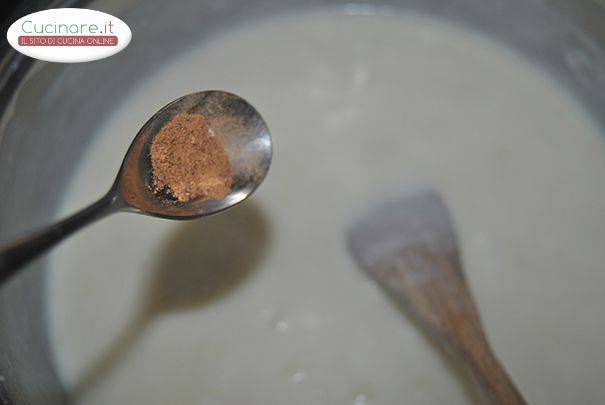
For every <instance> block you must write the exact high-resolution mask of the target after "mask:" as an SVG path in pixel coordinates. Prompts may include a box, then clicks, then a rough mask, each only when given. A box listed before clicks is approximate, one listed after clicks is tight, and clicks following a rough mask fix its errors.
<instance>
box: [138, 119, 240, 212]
mask: <svg viewBox="0 0 605 405" xmlns="http://www.w3.org/2000/svg"><path fill="white" fill-rule="evenodd" d="M149 154H150V158H151V169H152V175H153V176H152V177H153V179H152V188H153V190H154V191H155V192H156V193H167V194H169V195H171V196H172V197H174V198H175V199H176V200H178V201H180V202H188V201H190V200H192V199H195V198H198V197H203V198H206V199H212V200H220V199H222V198H224V197H226V196H227V195H228V194H229V192H230V191H231V184H232V181H233V172H232V169H231V164H230V163H229V157H228V156H227V153H226V152H225V148H224V146H223V144H222V142H221V140H220V139H219V137H217V136H216V135H215V134H214V132H213V131H212V128H211V126H210V125H209V123H208V122H207V119H206V118H205V117H204V116H203V115H201V114H177V115H175V116H174V117H173V118H172V119H171V120H170V121H169V122H168V123H167V124H166V125H164V126H163V127H162V129H160V131H159V132H158V133H157V135H156V136H155V138H154V139H153V141H152V142H151V148H150V152H149Z"/></svg>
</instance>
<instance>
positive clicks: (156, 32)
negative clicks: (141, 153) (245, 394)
mask: <svg viewBox="0 0 605 405" xmlns="http://www.w3.org/2000/svg"><path fill="white" fill-rule="evenodd" d="M336 4H345V2H343V1H339V0H323V1H322V0H312V1H302V0H300V1H297V0H203V1H196V0H179V1H177V2H165V1H162V0H146V1H142V0H141V1H132V0H128V1H113V0H107V1H93V2H88V1H73V0H65V1H39V2H26V3H25V4H23V5H22V6H20V8H19V9H18V10H17V11H16V14H15V15H13V16H12V17H11V18H9V19H8V20H7V21H6V22H5V28H6V27H7V26H8V25H9V24H10V23H11V22H12V21H14V20H15V19H16V18H17V17H20V16H22V15H25V14H27V13H29V12H33V11H38V10H41V9H46V8H56V7H86V8H91V9H96V10H99V11H104V12H108V13H110V14H113V15H115V16H117V17H119V18H120V19H122V20H123V21H125V22H126V23H127V24H129V26H130V27H131V29H132V32H133V40H132V42H131V44H130V45H129V47H128V48H127V49H126V50H124V51H123V52H121V53H120V54H117V55H115V56H113V57H110V58H107V59H104V60H100V61H95V62H90V63H83V64H57V63H44V62H39V61H35V60H33V59H31V58H28V57H26V56H23V55H21V54H19V53H17V52H15V51H14V50H13V49H12V48H10V47H9V46H8V44H7V43H6V41H4V46H3V47H2V55H1V59H0V113H1V117H0V173H1V174H0V190H2V191H0V242H6V241H8V240H10V239H11V238H14V237H16V236H18V235H20V234H22V233H24V232H26V231H29V230H31V229H33V228H36V227H38V226H41V225H43V224H46V223H48V222H49V221H50V220H51V219H52V218H53V217H54V215H55V212H56V210H57V207H58V204H59V203H60V197H61V192H62V190H63V189H64V187H65V186H66V184H67V183H68V181H69V179H70V176H71V174H72V173H73V172H74V170H75V166H76V165H77V163H78V157H79V156H80V154H81V152H82V151H83V150H84V149H85V148H86V147H87V145H88V143H89V142H90V141H91V134H93V133H94V132H95V129H96V128H97V127H98V126H99V125H101V124H102V123H103V120H104V118H105V117H107V116H108V115H109V114H110V113H111V111H112V110H113V109H114V108H115V105H116V102H117V101H118V100H120V99H123V98H124V97H126V96H127V95H128V94H129V92H130V91H131V90H132V89H133V88H134V87H135V86H137V85H139V84H140V83H141V81H142V80H144V78H145V77H146V75H148V74H150V73H152V72H153V71H154V70H156V69H158V67H160V66H162V65H163V64H164V63H166V62H167V61H170V60H171V59H172V58H174V57H176V56H178V55H179V53H180V52H181V51H182V50H183V49H184V48H186V47H187V46H189V45H191V44H194V43H197V42H200V41H203V40H204V39H205V38H207V37H209V36H211V35H213V34H214V33H215V32H217V31H219V30H228V29H229V28H230V27H232V26H234V25H236V24H238V23H239V22H241V21H246V20H253V19H264V18H268V17H270V16H273V15H277V14H283V13H290V12H296V10H299V9H302V8H311V7H322V6H326V5H336ZM380 4H381V5H385V4H386V5H389V6H391V7H393V8H396V9H401V10H404V11H405V10H410V11H414V12H420V13H423V14H428V15H435V16H439V17H441V18H445V19H449V20H452V21H455V22H459V23H463V24H467V25H469V26H471V27H473V28H475V29H477V30H479V31H482V32H483V33H485V35H488V36H490V37H492V38H494V39H496V40H497V41H500V42H501V43H504V44H506V45H508V46H510V47H513V48H515V49H516V50H518V51H519V52H521V53H522V54H524V55H525V56H526V57H527V58H529V59H531V60H532V61H534V62H535V63H537V64H539V65H540V66H541V67H542V68H543V69H545V70H546V71H548V72H549V73H550V74H551V75H552V77H554V78H555V79H556V80H558V81H559V82H561V83H562V84H563V85H564V86H566V87H567V89H568V90H569V91H570V92H572V93H573V94H574V95H575V97H576V98H577V99H578V100H580V101H581V102H582V103H583V104H584V106H585V108H586V109H587V110H588V111H589V112H590V113H591V114H592V115H593V117H594V119H595V120H596V121H597V122H598V123H599V124H600V125H601V126H605V23H604V21H605V4H603V3H599V2H598V1H597V0H594V1H591V0H576V1H573V2H569V1H565V0H447V1H445V0H400V1H397V0H381V1H380ZM175 39H178V40H175ZM175 44H178V46H175ZM44 268H45V260H44V259H42V260H39V261H37V262H35V263H34V264H32V265H30V266H29V268H28V269H26V270H25V271H23V272H22V273H21V274H19V275H18V276H17V277H15V278H14V279H12V280H11V281H10V282H9V283H8V284H6V285H3V286H1V287H0V403H10V404H42V403H43V404H54V403H64V402H66V401H67V400H68V398H67V394H66V393H65V390H64V388H63V387H62V385H61V383H60V381H59V378H58V374H57V371H56V367H55V363H54V359H53V357H52V352H51V350H50V346H49V341H48V334H47V326H48V325H47V324H46V312H45V311H46V307H45V306H46V300H45V291H46V290H45V278H46V273H45V271H44Z"/></svg>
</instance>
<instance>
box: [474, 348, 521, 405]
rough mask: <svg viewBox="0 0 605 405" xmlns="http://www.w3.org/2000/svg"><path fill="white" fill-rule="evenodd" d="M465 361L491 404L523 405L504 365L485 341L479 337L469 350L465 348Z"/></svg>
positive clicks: (519, 394)
mask: <svg viewBox="0 0 605 405" xmlns="http://www.w3.org/2000/svg"><path fill="white" fill-rule="evenodd" d="M465 352H466V353H465V354H466V355H467V356H466V359H465V363H466V364H467V365H468V366H469V368H470V370H471V373H472V374H473V375H474V377H475V380H476V381H477V383H478V384H479V386H480V387H481V388H482V391H483V393H484V394H485V395H486V397H487V399H488V400H489V402H490V403H492V404H498V405H500V404H502V405H509V404H510V405H524V404H526V402H525V400H524V399H523V396H522V395H521V393H520V392H519V390H518V389H517V387H516V386H515V384H514V383H513V381H512V380H511V379H510V377H509V375H508V373H507V372H506V371H505V370H504V367H502V365H501V364H500V362H499V361H498V359H497V358H496V356H495V355H494V354H493V352H492V351H491V349H490V348H489V345H488V343H487V341H486V340H485V339H484V338H480V339H479V341H476V342H475V344H474V347H473V348H472V349H471V350H468V351H466V350H465Z"/></svg>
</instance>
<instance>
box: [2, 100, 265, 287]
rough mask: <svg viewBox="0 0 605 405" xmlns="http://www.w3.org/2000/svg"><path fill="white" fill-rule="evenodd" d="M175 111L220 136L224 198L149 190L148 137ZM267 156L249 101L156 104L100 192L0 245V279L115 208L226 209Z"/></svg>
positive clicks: (172, 214) (163, 213)
mask: <svg viewBox="0 0 605 405" xmlns="http://www.w3.org/2000/svg"><path fill="white" fill-rule="evenodd" d="M180 113H189V114H202V115H204V116H205V117H206V119H207V120H208V122H209V123H210V124H209V125H210V127H211V128H212V130H213V132H214V134H215V135H216V136H218V137H220V139H221V141H222V143H223V146H224V147H225V151H226V152H227V156H228V157H229V161H230V163H231V168H232V171H233V183H232V187H231V192H230V193H229V194H228V195H227V196H226V197H225V198H223V199H221V200H207V199H203V198H198V199H193V200H191V201H188V202H186V203H180V202H177V201H175V200H172V199H170V198H169V197H168V196H163V195H160V194H156V193H154V192H153V191H152V189H151V187H150V185H151V162H150V157H149V148H150V145H151V142H152V140H153V138H154V136H155V135H156V134H157V133H158V131H159V130H160V129H161V128H162V127H163V126H164V125H165V124H166V123H168V122H169V121H170V120H171V119H172V118H173V117H174V116H175V115H177V114H180ZM271 156H272V142H271V134H270V133H269V129H268V128H267V125H266V124H265V121H264V120H263V118H262V117H261V116H260V114H259V113H258V112H257V111H256V110H255V109H254V107H252V106H251V105H250V104H249V103H248V102H246V101H245V100H243V99H242V98H240V97H238V96H236V95H235V94H231V93H226V92H223V91H202V92H199V93H193V94H188V95H186V96H183V97H181V98H179V99H177V100H175V101H173V102H171V103H170V104H168V105H166V106H165V107H163V108H162V109H160V110H159V111H158V112H157V113H156V114H155V115H154V116H153V117H151V118H150V119H149V121H147V122H146V123H145V125H143V127H142V128H141V129H140V130H139V132H138V134H137V136H136V137H135V138H134V140H133V142H132V144H131V145H130V148H129V149H128V152H127V153H126V157H125V158H124V161H123V162H122V167H121V168H120V171H119V172H118V176H117V178H116V180H115V182H114V184H113V186H112V187H111V189H110V190H109V192H108V193H107V194H106V195H105V196H103V197H102V198H101V199H100V200H98V201H97V202H95V203H94V204H92V205H90V206H89V207H87V208H84V209H83V210H81V211H79V212H77V213H76V214H74V215H72V216H70V217H69V218H66V219H64V220H62V221H61V222H58V223H56V224H54V225H50V226H48V227H47V228H45V229H42V230H40V231H38V232H36V233H33V234H31V235H29V236H26V237H24V238H22V239H19V240H16V241H14V242H12V243H9V244H8V245H7V246H4V247H2V248H0V283H2V282H4V281H6V280H7V279H8V278H9V277H10V276H11V275H13V274H14V273H15V272H16V271H17V270H18V269H19V268H20V267H21V266H23V265H25V264H26V263H28V262H29V261H31V260H32V259H34V258H35V257H37V256H39V255H40V254H41V253H43V252H44V251H46V250H47V249H49V248H50V247H52V246H54V245H55V244H56V243H57V242H59V241H61V240H62V239H63V238H65V237H67V236H69V235H70V234H72V233H73V232H75V231H77V230H78V229H80V228H82V227H83V226H85V225H88V224H90V223H91V222H93V221H96V220H98V219H100V218H103V217H105V216H107V215H109V214H113V213H116V212H118V211H126V212H134V213H138V214H145V215H151V216H155V217H162V218H168V219H178V220H184V219H193V218H198V217H202V216H205V215H211V214H214V213H217V212H219V211H222V210H225V209H228V208H230V207H232V206H234V205H235V204H237V203H239V202H241V201H243V200H244V199H246V198H247V197H248V196H250V194H252V192H254V190H256V188H257V187H258V186H259V185H260V183H261V182H262V181H263V179H264V178H265V176H266V174H267V171H268V170H269V166H270V164H271Z"/></svg>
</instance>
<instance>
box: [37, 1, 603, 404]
mask: <svg viewBox="0 0 605 405" xmlns="http://www.w3.org/2000/svg"><path fill="white" fill-rule="evenodd" d="M205 89H224V90H228V91H232V92H234V93H236V94H238V95H240V96H242V97H244V98H246V99H247V100H249V101H250V102H251V103H252V104H253V105H254V106H255V107H256V108H257V109H258V110H259V111H260V112H261V113H262V115H263V116H264V118H265V119H266V121H267V123H268V124H269V127H270V129H271V131H272V134H273V137H274V161H273V164H272V167H271V170H270V173H269V176H268V178H267V179H266V181H265V183H264V184H263V185H262V186H261V188H260V189H259V190H258V192H257V193H256V194H255V195H254V196H253V198H252V199H251V200H250V201H249V202H247V203H246V204H245V205H243V206H241V207H237V208H236V209H234V210H233V211H231V212H227V213H224V214H221V215H218V216H216V217H212V218H207V219H202V220H198V221H193V222H186V223H183V222H170V221H166V220H159V219H153V218H149V217H144V216H139V215H132V214H119V215H115V216H113V217H110V218H108V219H106V220H103V221H101V222H99V223H97V224H95V225H94V226H91V227H89V228H87V229H85V230H83V231H82V232H81V233H79V234H78V235H76V236H75V237H73V238H71V239H70V240H68V241H67V242H66V243H64V244H62V245H61V246H60V247H59V248H58V249H57V250H56V251H55V252H54V254H53V258H52V264H53V268H52V277H51V283H50V287H49V294H48V296H49V312H50V319H51V323H50V326H51V332H52V338H53V345H54V352H55V357H56V360H57V362H58V365H59V367H60V371H61V374H62V378H63V380H64V382H65V383H66V384H67V386H68V387H70V388H71V389H72V390H73V391H76V392H79V394H78V395H79V402H80V403H82V404H91V405H92V404H170V403H174V404H177V403H178V404H249V405H252V404H263V405H264V404H286V403H287V404H305V405H308V404H355V405H362V404H396V403H397V404H398V403H407V404H436V403H448V404H456V403H460V404H462V403H467V401H468V396H467V393H466V391H465V389H464V386H463V385H462V384H461V383H460V379H459V378H458V377H457V374H456V373H455V372H454V371H453V370H452V368H451V366H450V365H449V364H448V363H447V362H445V361H444V360H443V358H442V357H441V355H440V354H439V353H438V352H437V351H436V350H434V348H433V347H432V346H431V345H430V344H429V343H427V342H426V340H425V338H424V337H423V336H422V335H421V334H420V333H419V332H418V331H417V329H416V328H415V327H414V326H413V325H412V324H411V323H410V322H409V320H408V319H406V318H405V317H404V316H402V315H401V314H400V313H399V312H398V311H397V310H396V309H395V308H394V307H393V306H392V305H391V304H390V303H389V302H388V300H386V299H385V297H384V296H383V295H382V294H381V293H380V291H379V289H378V287H377V286H375V285H374V284H373V283H371V282H370V281H368V280H367V279H366V278H365V277H364V276H363V275H362V274H361V272H360V271H359V270H358V269H357V268H356V266H355V265H354V263H353V262H352V260H351V259H350V258H349V256H348V255H347V252H346V249H345V245H344V232H345V230H346V228H347V226H348V224H350V222H351V221H353V220H354V219H355V218H356V215H357V214H359V213H361V212H362V211H363V209H364V208H366V207H367V206H368V204H370V203H371V202H372V201H375V200H376V199H379V198H380V196H381V195H383V194H382V193H383V192H385V191H387V190H390V189H392V188H398V187H399V186H400V185H404V184H405V183H406V182H414V183H428V184H432V185H435V186H436V187H438V188H439V189H440V190H441V191H442V192H443V193H444V195H445V197H446V199H447V202H448V204H449V206H450V207H451V210H452V212H453V215H454V217H455V221H456V224H457V227H458V229H459V234H460V239H461V248H462V250H463V255H464V261H465V264H466V271H467V275H468V279H469V281H470V284H471V287H472V290H473V293H474V295H475V297H476V299H477V302H478V305H479V308H480V312H481V314H482V316H483V320H484V323H485V326H486V329H487V332H488V335H489V337H490V339H491V341H492V343H493V346H494V349H495V351H496V352H497V353H498V354H499V356H500V358H501V359H502V360H503V363H504V364H505V365H506V367H507V368H508V369H509V371H510V373H511V374H512V375H513V376H514V379H515V380H516V381H517V382H518V384H519V386H520V388H521V390H522V391H523V392H524V393H525V394H526V396H527V398H528V400H529V401H530V402H533V403H545V404H546V403H548V404H568V403H590V402H592V403H594V402H596V401H597V400H598V398H600V399H602V398H604V397H605V384H602V377H603V366H602V360H603V359H604V358H605V345H603V344H602V337H603V336H605V323H604V322H603V321H602V319H603V316H602V304H603V285H605V272H604V271H603V269H602V264H603V263H605V249H603V241H604V240H605V150H604V147H603V139H602V138H601V135H600V133H599V130H598V128H597V127H596V126H595V125H594V124H593V122H592V121H591V119H590V118H589V117H588V116H587V115H586V114H585V113H584V112H583V111H582V110H581V108H580V106H579V105H577V104H576V102H575V101H574V100H573V99H572V98H571V97H570V96H569V95H568V94H566V93H565V92H564V91H563V90H562V89H561V88H560V87H559V86H558V85H557V84H556V83H555V82H554V81H553V80H552V79H551V78H550V77H549V76H547V75H545V74H544V73H543V72H542V71H541V70H540V69H539V68H537V67H536V66H533V65H530V64H528V63H527V62H526V61H524V60H522V59H521V58H520V57H519V56H517V55H516V54H515V53H513V52H512V51H510V50H508V49H506V48H503V47H501V46H500V45H498V44H495V43H493V42H491V40H488V39H485V38H484V37H482V36H481V35H479V34H477V33H475V32H470V31H467V30H465V29H463V28H461V27H458V26H454V25H450V24H448V23H444V22H441V21H434V20H432V19H429V18H425V17H421V16H406V15H363V16H359V15H350V13H349V14H348V13H346V11H342V10H339V11H337V10H323V11H315V12H311V13H308V14H297V15H296V16H283V17H279V18H274V19H268V20H266V21H260V22H256V23H252V24H249V25H246V26H242V27H240V28H238V29H235V30H230V31H226V32H225V33H224V34H222V35H219V36H216V37H214V38H212V39H211V40H209V41H208V42H207V43H204V44H200V46H199V47H198V48H195V49H191V50H189V52H187V54H185V55H183V56H182V57H181V58H178V59H177V60H176V61H175V62H173V63H170V64H167V65H166V66H165V67H164V68H163V69H162V70H161V71H160V72H158V73H157V74H156V75H154V76H153V77H150V78H149V80H147V81H146V82H145V84H144V86H142V87H140V88H139V89H138V90H137V91H136V92H134V93H133V94H132V96H131V97H130V98H129V99H127V100H124V101H123V102H122V103H121V104H120V105H119V106H118V108H116V111H115V114H114V115H113V116H111V117H110V118H109V120H108V121H107V123H106V125H105V126H104V127H103V128H101V129H100V132H99V133H98V134H96V140H95V142H94V143H93V144H92V145H91V147H90V150H89V151H88V154H87V155H86V156H85V157H84V158H83V159H82V163H81V167H80V170H79V171H78V172H77V173H76V174H75V176H74V179H73V183H72V185H71V189H70V190H71V191H70V192H69V194H68V196H67V198H65V204H64V207H63V212H64V213H68V212H71V211H72V210H74V209H77V208H80V207H81V206H83V205H84V204H87V203H89V202H90V201H91V200H92V199H93V198H94V197H96V196H99V195H101V194H102V193H104V192H105V191H106V190H105V187H106V185H109V184H111V183H112V181H113V178H114V176H115V173H116V172H117V169H118V167H119V164H120V162H121V159H122V157H123V155H124V153H125V151H126V149H127V147H128V145H129V144H130V142H131V140H132V138H133V137H134V135H135V134H136V132H137V130H138V129H139V127H140V125H141V124H142V123H143V122H145V121H146V120H147V118H148V117H149V116H150V114H151V113H153V112H154V111H156V110H157V109H158V108H160V107H161V106H163V105H164V104H166V103H167V102H169V101H171V100H173V99H175V98H177V97H179V96H181V95H183V94H187V93H190V92H193V91H199V90H205Z"/></svg>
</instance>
